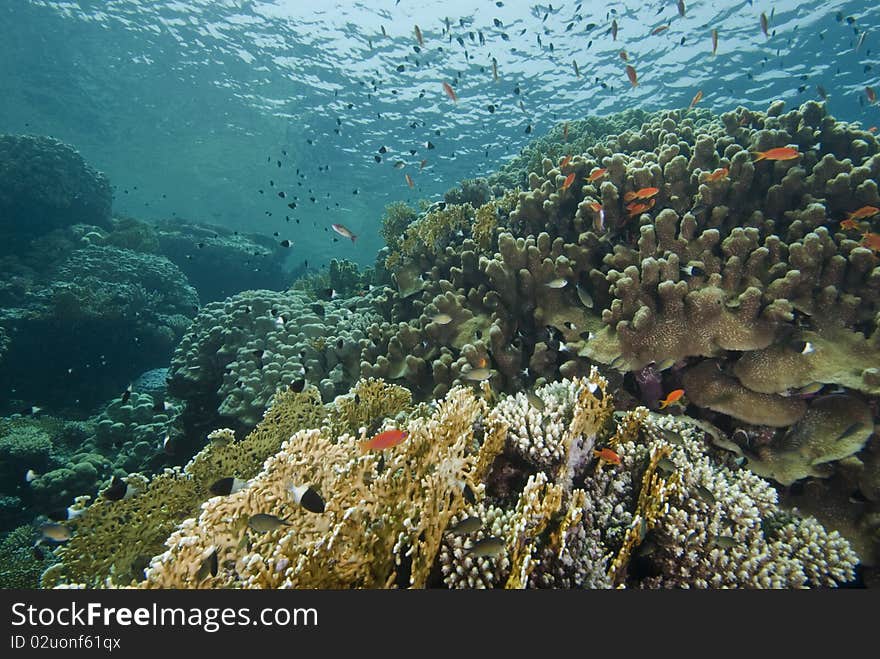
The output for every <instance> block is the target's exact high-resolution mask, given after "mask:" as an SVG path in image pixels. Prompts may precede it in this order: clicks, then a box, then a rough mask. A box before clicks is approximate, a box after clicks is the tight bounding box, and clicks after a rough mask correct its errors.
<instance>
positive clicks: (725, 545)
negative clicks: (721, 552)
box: [711, 535, 737, 549]
mask: <svg viewBox="0 0 880 659" xmlns="http://www.w3.org/2000/svg"><path fill="white" fill-rule="evenodd" d="M711 545H712V546H713V547H721V548H722V549H730V548H731V547H736V545H737V541H736V538H731V537H730V536H729V535H716V536H715V537H714V538H712V541H711Z"/></svg>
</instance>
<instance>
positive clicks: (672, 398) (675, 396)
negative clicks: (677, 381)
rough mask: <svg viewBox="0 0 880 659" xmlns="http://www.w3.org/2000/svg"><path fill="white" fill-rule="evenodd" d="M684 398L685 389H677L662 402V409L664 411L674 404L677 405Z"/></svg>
mask: <svg viewBox="0 0 880 659" xmlns="http://www.w3.org/2000/svg"><path fill="white" fill-rule="evenodd" d="M682 396H684V389H675V390H674V391H670V392H669V394H668V395H667V396H666V398H664V399H663V400H661V401H660V409H661V410H662V409H664V408H665V407H669V406H670V405H672V404H673V403H677V402H678V401H679V400H681V397H682Z"/></svg>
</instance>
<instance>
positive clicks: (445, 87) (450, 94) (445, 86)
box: [443, 82, 458, 103]
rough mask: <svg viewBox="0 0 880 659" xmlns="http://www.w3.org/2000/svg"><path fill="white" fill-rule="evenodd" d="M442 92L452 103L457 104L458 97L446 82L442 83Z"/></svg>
mask: <svg viewBox="0 0 880 659" xmlns="http://www.w3.org/2000/svg"><path fill="white" fill-rule="evenodd" d="M443 91H445V92H446V95H447V96H448V97H449V98H451V99H452V101H453V103H457V102H458V96H456V95H455V90H454V89H453V88H452V85H450V84H449V83H448V82H444V83H443Z"/></svg>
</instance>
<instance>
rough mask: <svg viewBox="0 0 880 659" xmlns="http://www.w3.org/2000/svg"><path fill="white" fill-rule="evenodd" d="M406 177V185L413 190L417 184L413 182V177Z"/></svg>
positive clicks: (406, 175)
mask: <svg viewBox="0 0 880 659" xmlns="http://www.w3.org/2000/svg"><path fill="white" fill-rule="evenodd" d="M404 176H405V177H406V184H407V185H408V186H409V187H411V188H412V187H415V182H414V181H413V180H412V176H410V175H409V174H404Z"/></svg>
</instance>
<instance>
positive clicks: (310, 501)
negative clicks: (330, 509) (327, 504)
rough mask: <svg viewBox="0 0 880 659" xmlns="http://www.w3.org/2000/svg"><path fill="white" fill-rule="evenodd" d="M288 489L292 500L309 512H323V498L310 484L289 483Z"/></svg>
mask: <svg viewBox="0 0 880 659" xmlns="http://www.w3.org/2000/svg"><path fill="white" fill-rule="evenodd" d="M288 491H289V492H290V493H291V494H292V495H293V500H294V501H295V502H296V503H298V504H299V505H301V506H302V507H303V508H305V509H306V510H308V511H309V512H310V513H323V512H324V499H322V498H321V495H320V494H318V493H317V492H316V491H315V489H314V488H313V487H311V486H310V485H301V486H299V487H297V486H296V485H291V486H290V488H289V490H288Z"/></svg>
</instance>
